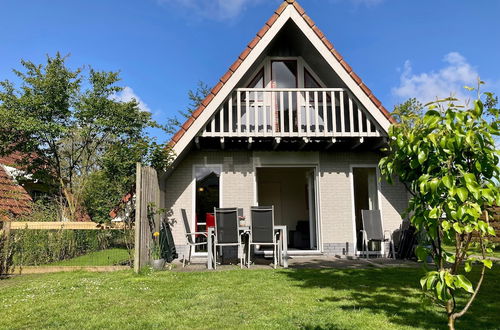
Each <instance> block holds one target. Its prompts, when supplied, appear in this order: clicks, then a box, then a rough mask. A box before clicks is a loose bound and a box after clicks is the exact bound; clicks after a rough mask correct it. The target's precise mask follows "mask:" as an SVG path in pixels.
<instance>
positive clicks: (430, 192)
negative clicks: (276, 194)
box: [379, 82, 500, 329]
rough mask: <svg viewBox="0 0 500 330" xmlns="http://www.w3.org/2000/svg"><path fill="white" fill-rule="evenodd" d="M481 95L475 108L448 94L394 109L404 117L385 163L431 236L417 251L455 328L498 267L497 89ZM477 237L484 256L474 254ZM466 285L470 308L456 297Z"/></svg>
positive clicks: (425, 282)
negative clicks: (476, 270) (474, 276)
mask: <svg viewBox="0 0 500 330" xmlns="http://www.w3.org/2000/svg"><path fill="white" fill-rule="evenodd" d="M481 83H482V82H480V84H481ZM480 84H479V85H480ZM469 89H470V90H473V89H472V88H469ZM478 89H479V88H478ZM477 93H478V95H477V99H476V100H475V101H474V102H473V104H472V107H469V106H468V105H467V104H466V105H465V106H461V105H459V103H458V102H459V101H458V100H457V99H455V98H447V99H444V100H438V101H436V102H432V103H429V104H427V105H426V111H425V114H423V116H422V115H420V114H415V113H414V112H413V111H406V110H408V106H406V107H403V108H401V107H400V108H398V109H399V110H398V109H396V110H397V115H398V117H399V122H400V123H399V124H396V125H393V126H391V127H390V129H389V138H390V139H389V149H388V152H389V154H388V155H387V156H386V157H384V158H382V159H381V160H380V164H379V165H380V168H381V172H382V174H383V175H384V176H385V177H386V178H387V180H388V181H389V182H392V179H393V177H394V176H395V177H398V179H399V180H400V181H401V182H403V183H404V184H405V185H406V187H407V188H408V190H409V191H410V193H411V196H412V197H411V199H410V201H409V207H408V210H407V213H408V215H409V216H410V221H411V223H412V224H413V225H414V226H415V227H416V228H417V230H418V231H420V232H421V233H423V234H424V235H425V237H426V238H427V243H426V242H421V244H422V245H421V246H419V247H418V248H417V251H416V253H417V256H418V258H419V260H422V261H425V260H426V259H427V257H428V256H431V257H432V259H433V261H434V266H435V270H430V269H428V271H427V272H426V274H425V276H424V277H423V278H422V279H421V280H420V284H421V286H422V289H423V290H424V291H425V292H427V293H428V294H430V296H431V297H432V299H433V300H434V301H435V302H436V303H438V304H439V305H441V306H443V307H444V308H445V310H446V313H447V316H448V325H449V328H450V329H454V326H455V320H456V319H458V318H459V317H461V316H462V315H464V314H465V313H466V312H467V310H468V309H469V307H470V306H471V304H472V302H473V301H474V299H475V298H476V296H477V294H478V292H479V290H480V288H481V284H482V283H483V280H484V275H485V271H486V269H487V268H491V267H492V261H491V259H489V258H488V257H487V253H488V252H491V249H490V246H489V242H488V239H487V238H488V235H495V231H494V229H493V227H492V226H491V225H490V224H489V221H488V218H489V217H488V209H489V208H490V207H491V206H492V205H494V204H496V205H500V204H499V203H500V192H499V189H498V182H500V180H499V179H500V174H499V173H500V171H499V167H498V161H499V158H498V150H496V147H495V137H498V133H499V130H498V129H499V121H498V117H499V110H498V109H496V108H495V106H496V102H495V98H494V97H493V95H492V94H490V93H484V94H483V95H481V94H480V93H479V91H478V92H477ZM485 97H486V102H485V103H486V106H485V104H483V102H482V100H481V98H483V99H484V98H485ZM409 104H410V105H411V104H413V105H414V104H415V103H414V102H413V101H412V102H410V103H409ZM407 105H408V104H407ZM401 109H403V111H400V110H401ZM417 109H418V107H417ZM473 241H475V243H474V244H477V245H478V246H479V249H480V251H481V253H480V256H479V257H477V256H474V255H473V254H472V253H471V245H472V244H473ZM449 245H452V246H453V248H452V249H448V248H446V247H445V246H449ZM462 265H463V266H464V267H462ZM476 265H479V267H480V278H479V280H478V281H477V283H476V285H475V287H474V286H473V284H472V283H471V281H470V280H469V279H468V278H467V274H468V273H469V272H470V271H471V270H472V268H473V267H474V266H476ZM460 291H466V292H467V293H468V299H467V302H466V304H465V305H464V306H457V303H456V299H455V297H456V295H457V293H458V292H460ZM459 307H461V308H459Z"/></svg>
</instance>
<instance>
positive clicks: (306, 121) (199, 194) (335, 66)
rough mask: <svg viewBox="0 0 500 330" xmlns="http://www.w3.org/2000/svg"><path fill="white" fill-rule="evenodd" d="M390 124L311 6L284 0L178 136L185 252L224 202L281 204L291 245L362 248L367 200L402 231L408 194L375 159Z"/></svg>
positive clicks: (175, 214)
mask: <svg viewBox="0 0 500 330" xmlns="http://www.w3.org/2000/svg"><path fill="white" fill-rule="evenodd" d="M392 122H393V118H392V117H391V116H390V114H389V112H388V111H387V110H386V109H385V108H384V107H383V106H382V105H381V103H380V101H379V100H378V99H377V98H376V97H375V96H374V95H373V94H372V92H371V91H370V89H369V88H368V87H367V86H366V85H365V84H364V83H363V81H362V80H361V79H360V78H359V76H358V75H356V73H354V71H353V70H352V68H351V67H350V66H349V65H348V64H347V63H346V61H345V60H344V59H343V58H342V56H341V55H340V54H339V53H338V52H337V51H336V50H335V48H333V45H332V44H331V43H330V42H329V41H328V40H327V39H326V37H325V36H324V34H323V33H322V32H321V31H320V30H319V28H318V27H317V26H316V25H315V23H314V22H313V21H312V20H311V18H310V17H309V16H307V14H306V13H305V12H304V10H303V9H302V7H301V6H300V5H299V4H298V3H297V2H296V1H293V0H287V1H284V2H283V3H282V4H281V6H280V7H279V8H278V9H277V10H276V12H275V13H273V15H272V16H271V18H270V19H269V20H268V21H267V23H266V24H265V25H264V27H263V28H262V29H261V30H260V31H259V32H258V33H257V35H256V37H255V38H254V39H253V40H252V41H251V42H250V43H249V44H248V46H247V48H246V49H245V50H244V51H243V52H242V53H241V55H240V56H239V57H238V58H237V60H236V61H235V62H234V63H233V64H232V65H231V67H230V68H229V70H228V71H227V72H226V73H225V74H224V75H223V76H222V78H221V79H220V81H219V83H218V84H217V85H216V86H215V87H214V88H213V89H212V91H211V93H210V94H209V95H208V96H207V98H206V99H205V100H204V101H203V102H202V104H201V105H200V107H199V108H198V109H197V110H196V111H194V112H193V114H192V116H191V118H189V119H188V120H187V121H186V123H185V124H184V125H183V126H182V128H181V129H180V131H179V132H178V133H177V134H176V135H175V136H174V137H173V139H172V142H171V147H172V149H173V151H174V152H175V154H176V159H175V161H174V164H173V166H172V169H171V170H170V171H169V172H168V173H166V174H165V175H164V176H163V177H162V178H160V185H161V187H162V188H161V192H162V193H161V197H160V205H161V206H162V207H163V208H166V209H167V210H168V219H169V220H170V221H171V223H173V226H172V231H173V235H174V240H175V243H176V247H177V249H178V252H180V254H183V253H187V251H186V249H188V246H187V239H186V235H185V233H186V232H187V231H188V230H190V231H204V230H206V223H207V222H209V221H211V219H210V217H211V216H212V215H211V213H212V212H213V208H214V207H238V208H242V209H243V214H244V215H245V216H246V215H249V214H250V213H249V209H250V207H251V206H254V205H273V206H274V208H275V222H276V224H278V225H286V226H287V231H288V246H289V253H290V254H291V255H293V254H312V253H323V254H338V255H354V254H356V253H357V251H358V250H360V246H359V241H360V240H359V231H360V230H361V229H362V222H361V210H362V209H379V210H380V211H381V215H382V223H383V229H384V230H388V231H391V232H392V231H395V230H397V229H398V228H400V225H401V222H402V220H401V216H400V213H401V212H402V211H403V210H404V209H405V208H406V206H407V202H408V196H407V193H406V190H405V188H404V186H403V185H401V184H398V183H395V184H392V185H390V184H388V183H387V182H385V181H384V180H382V179H381V178H380V174H379V171H378V167H377V164H378V161H379V159H380V158H381V157H382V156H383V154H382V152H381V151H380V149H381V148H383V147H384V146H385V145H386V143H387V131H388V128H389V126H390V125H391V123H392ZM197 239H203V238H202V237H198V238H197ZM194 252H195V253H203V249H199V250H196V251H194Z"/></svg>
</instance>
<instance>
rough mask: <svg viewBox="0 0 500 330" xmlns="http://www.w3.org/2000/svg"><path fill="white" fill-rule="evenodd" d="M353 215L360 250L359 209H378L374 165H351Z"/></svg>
mask: <svg viewBox="0 0 500 330" xmlns="http://www.w3.org/2000/svg"><path fill="white" fill-rule="evenodd" d="M352 174H353V190H354V216H355V221H356V240H357V244H356V248H357V250H358V251H359V250H361V244H362V237H361V235H360V231H361V230H362V229H363V219H362V217H361V210H378V209H379V205H378V185H377V170H376V167H353V169H352Z"/></svg>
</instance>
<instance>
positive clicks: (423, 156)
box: [418, 150, 427, 165]
mask: <svg viewBox="0 0 500 330" xmlns="http://www.w3.org/2000/svg"><path fill="white" fill-rule="evenodd" d="M426 160H427V153H426V152H425V151H423V150H421V151H420V152H419V153H418V162H419V163H420V165H422V164H423V163H425V161H426Z"/></svg>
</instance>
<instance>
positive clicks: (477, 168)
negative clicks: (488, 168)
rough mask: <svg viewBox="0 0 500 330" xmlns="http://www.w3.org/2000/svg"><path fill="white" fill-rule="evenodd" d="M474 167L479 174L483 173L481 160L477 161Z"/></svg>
mask: <svg viewBox="0 0 500 330" xmlns="http://www.w3.org/2000/svg"><path fill="white" fill-rule="evenodd" d="M474 167H475V168H476V170H477V171H478V172H481V169H482V168H483V167H482V166H481V162H480V161H479V160H476V162H475V163H474Z"/></svg>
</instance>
